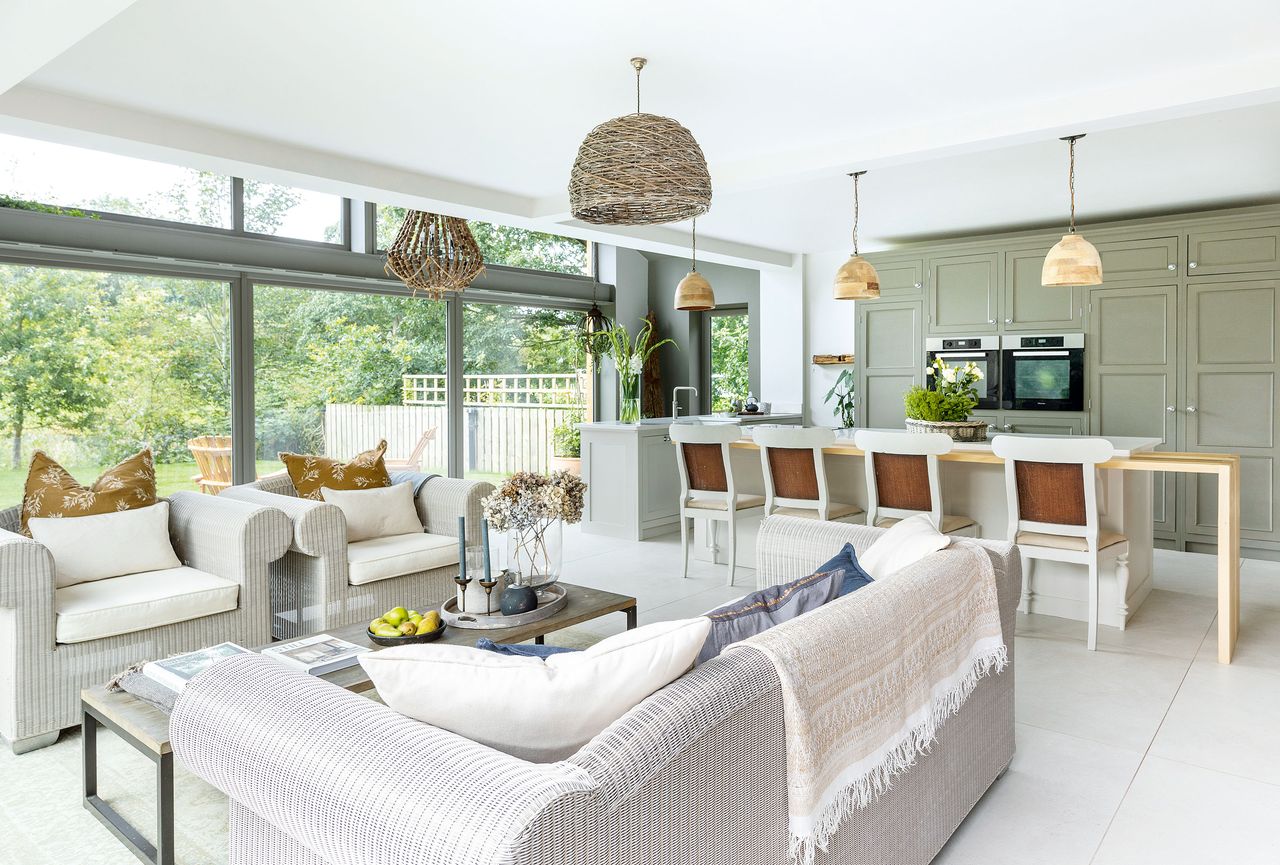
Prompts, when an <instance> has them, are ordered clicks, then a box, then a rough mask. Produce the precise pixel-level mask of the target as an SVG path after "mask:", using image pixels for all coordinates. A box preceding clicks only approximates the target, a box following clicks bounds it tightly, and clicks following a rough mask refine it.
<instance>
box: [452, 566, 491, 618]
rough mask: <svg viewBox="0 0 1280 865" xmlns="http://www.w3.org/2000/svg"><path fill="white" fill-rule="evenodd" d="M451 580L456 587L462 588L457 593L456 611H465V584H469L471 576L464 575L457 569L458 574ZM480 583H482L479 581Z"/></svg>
mask: <svg viewBox="0 0 1280 865" xmlns="http://www.w3.org/2000/svg"><path fill="white" fill-rule="evenodd" d="M453 581H454V582H455V583H457V584H458V588H459V589H461V590H462V591H461V592H460V593H459V594H458V612H459V613H465V612H466V611H467V586H469V585H471V577H468V576H465V575H464V574H463V572H462V571H459V572H458V575H457V576H456V577H454V578H453ZM481 585H484V584H483V583H481Z"/></svg>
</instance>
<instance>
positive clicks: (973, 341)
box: [924, 336, 1000, 409]
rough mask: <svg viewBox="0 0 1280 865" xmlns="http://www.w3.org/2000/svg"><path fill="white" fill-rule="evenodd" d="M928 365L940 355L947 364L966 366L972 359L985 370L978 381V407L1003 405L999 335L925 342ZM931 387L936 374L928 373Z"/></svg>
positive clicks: (934, 338) (990, 407)
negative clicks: (1001, 401)
mask: <svg viewBox="0 0 1280 865" xmlns="http://www.w3.org/2000/svg"><path fill="white" fill-rule="evenodd" d="M924 349H925V364H927V365H932V364H933V362H934V360H935V359H937V358H941V359H942V360H943V361H945V362H946V364H947V366H964V365H965V364H966V363H969V362H970V361H972V362H973V363H974V364H976V365H977V367H978V369H980V370H981V371H982V380H981V381H980V382H978V385H977V388H978V408H980V409H981V408H989V409H997V408H1000V337H998V336H937V337H929V338H927V339H926V340H925V341H924ZM925 381H927V382H928V383H929V384H928V387H929V389H930V390H932V389H933V383H934V378H933V376H926V377H925Z"/></svg>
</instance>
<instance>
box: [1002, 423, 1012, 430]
mask: <svg viewBox="0 0 1280 865" xmlns="http://www.w3.org/2000/svg"><path fill="white" fill-rule="evenodd" d="M1004 431H1005V432H1013V424H1011V423H1007V424H1005V425H1004Z"/></svg>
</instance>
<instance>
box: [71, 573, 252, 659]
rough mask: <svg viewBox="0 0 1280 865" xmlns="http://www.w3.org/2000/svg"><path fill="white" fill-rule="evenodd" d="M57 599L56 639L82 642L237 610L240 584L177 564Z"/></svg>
mask: <svg viewBox="0 0 1280 865" xmlns="http://www.w3.org/2000/svg"><path fill="white" fill-rule="evenodd" d="M53 597H54V610H55V611H56V613H57V624H56V626H55V629H54V639H55V640H57V641H58V642H59V643H83V642H84V641H86V640H100V639H102V638H103V637H114V636H116V635H118V634H132V633H133V632H135V631H145V630H149V629H150V628H158V627H160V626H161V625H171V624H173V623H174V622H185V621H188V620H190V619H198V618H200V617H201V616H212V615H214V614H215V613H225V612H227V611H228V610H234V609H235V608H236V604H237V603H239V600H240V584H239V583H237V582H235V581H233V580H227V579H224V578H222V577H215V576H214V575H213V574H209V573H205V572H204V571H197V570H196V569H195V568H186V567H179V568H166V569H165V570H162V571H144V572H143V573H141V574H125V575H124V576H122V577H110V578H108V579H105V580H93V581H92V582H88V583H78V584H77V585H74V586H67V587H66V588H63V589H58V590H57V591H56V592H54V594H53ZM212 642H216V641H212Z"/></svg>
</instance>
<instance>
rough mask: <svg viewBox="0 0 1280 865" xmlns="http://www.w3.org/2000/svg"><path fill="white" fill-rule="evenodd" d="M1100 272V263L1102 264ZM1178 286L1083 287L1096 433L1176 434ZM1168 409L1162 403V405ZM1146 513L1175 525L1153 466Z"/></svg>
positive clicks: (1168, 479) (1169, 480)
mask: <svg viewBox="0 0 1280 865" xmlns="http://www.w3.org/2000/svg"><path fill="white" fill-rule="evenodd" d="M1104 275H1107V274H1105V271H1104ZM1177 314H1178V287H1177V286H1176V285H1163V286H1151V287H1145V288H1096V289H1093V290H1092V291H1091V292H1089V334H1090V340H1091V346H1090V348H1089V349H1088V351H1087V352H1086V353H1085V357H1086V359H1087V360H1086V363H1087V365H1088V374H1089V420H1090V424H1089V428H1090V430H1091V431H1092V432H1093V433H1095V434H1097V435H1116V436H1142V437H1156V438H1162V439H1164V442H1165V443H1164V444H1163V445H1161V446H1160V447H1158V448H1157V450H1175V449H1176V448H1175V446H1174V445H1175V442H1176V441H1177V418H1178V414H1177V405H1176V403H1177V397H1178V368H1177V363H1178V359H1177V355H1176V353H1175V352H1174V349H1173V347H1174V345H1175V344H1176V340H1177V335H1178V318H1177ZM1171 407H1172V408H1174V411H1169V410H1168V409H1169V408H1171ZM1152 482H1153V484H1154V493H1153V494H1154V500H1153V502H1152V517H1153V520H1154V524H1155V530H1156V531H1158V532H1170V533H1171V532H1175V531H1177V507H1176V503H1177V502H1176V496H1177V483H1176V480H1175V479H1174V477H1173V476H1172V475H1168V474H1165V473H1163V472H1155V473H1154V474H1153V477H1152Z"/></svg>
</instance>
